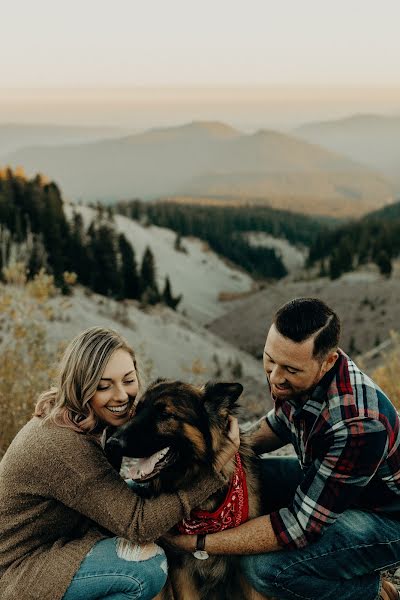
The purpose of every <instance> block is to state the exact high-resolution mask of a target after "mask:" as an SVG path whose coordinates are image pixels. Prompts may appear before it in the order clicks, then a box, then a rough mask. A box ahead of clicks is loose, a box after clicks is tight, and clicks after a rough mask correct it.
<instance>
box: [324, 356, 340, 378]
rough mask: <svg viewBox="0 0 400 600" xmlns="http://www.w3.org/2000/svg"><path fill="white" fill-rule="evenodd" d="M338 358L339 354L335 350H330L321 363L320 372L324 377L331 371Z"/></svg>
mask: <svg viewBox="0 0 400 600" xmlns="http://www.w3.org/2000/svg"><path fill="white" fill-rule="evenodd" d="M338 358H339V352H338V351H337V350H332V351H331V352H329V354H328V356H327V357H326V358H325V359H324V361H323V363H322V371H323V374H324V375H325V373H327V372H328V371H330V370H331V369H332V367H333V366H334V365H335V363H336V361H337V359H338Z"/></svg>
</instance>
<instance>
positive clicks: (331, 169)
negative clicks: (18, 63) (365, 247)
mask: <svg viewBox="0 0 400 600" xmlns="http://www.w3.org/2000/svg"><path fill="white" fill-rule="evenodd" d="M4 161H5V162H7V163H9V164H11V165H22V166H23V167H24V168H25V169H26V170H27V171H28V172H29V173H31V172H35V171H41V172H45V173H47V174H48V176H49V177H51V178H52V179H55V180H57V181H58V182H59V183H60V185H61V187H62V189H63V190H64V192H65V194H66V195H67V197H70V198H72V199H77V198H82V199H83V200H84V201H89V200H103V201H106V202H112V201H115V200H118V199H124V198H132V197H142V198H147V199H148V198H156V197H160V196H171V195H193V196H209V197H213V196H215V197H221V196H225V197H227V196H228V197H231V198H237V199H243V197H245V198H246V199H250V200H252V199H260V198H262V199H263V201H264V202H265V203H267V204H271V205H273V206H277V205H279V208H289V209H290V210H297V211H306V212H309V213H316V214H318V213H320V214H331V215H332V214H334V215H338V216H340V215H343V214H345V215H348V214H352V213H354V212H357V213H360V212H366V211H367V210H372V209H374V208H379V207H380V206H383V205H384V204H386V203H388V202H390V201H391V199H392V186H391V184H390V183H388V182H387V181H386V180H385V179H384V177H383V176H382V175H380V174H379V173H377V172H374V171H372V170H371V169H368V168H367V167H364V166H361V165H359V164H357V163H355V162H353V161H351V160H349V159H347V158H345V157H342V156H339V155H337V154H334V153H332V152H329V151H327V150H324V149H323V148H320V147H318V146H316V145H313V144H309V143H307V142H304V141H302V140H299V139H296V138H294V137H292V136H288V135H284V134H281V133H277V132H273V131H259V132H257V133H255V134H250V135H247V134H243V133H241V132H238V131H237V130H234V129H232V128H230V127H229V126H228V125H225V124H223V123H210V122H200V123H196V122H195V123H190V124H187V125H184V126H181V127H171V128H165V129H158V130H151V131H149V132H144V133H141V134H137V135H133V136H128V137H123V138H115V139H113V140H105V141H101V142H94V143H90V144H74V145H69V146H57V147H52V148H51V149H50V148H43V147H39V146H38V147H32V148H25V149H23V150H19V151H16V152H14V153H11V154H8V155H7V156H6V157H4Z"/></svg>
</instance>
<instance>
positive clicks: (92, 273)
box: [0, 168, 181, 309]
mask: <svg viewBox="0 0 400 600" xmlns="http://www.w3.org/2000/svg"><path fill="white" fill-rule="evenodd" d="M16 257H17V258H19V259H21V258H22V259H23V260H24V262H25V264H26V266H27V269H28V272H29V277H34V275H36V274H37V273H38V272H39V271H40V269H42V268H44V269H45V270H46V271H48V272H49V273H51V274H53V275H54V280H55V283H56V285H57V286H58V287H60V288H61V289H62V291H63V292H64V293H68V292H69V289H68V283H67V282H66V280H65V277H64V273H66V272H75V273H76V274H77V276H78V280H79V281H80V283H82V284H83V285H85V286H87V287H88V288H90V289H91V290H93V291H94V292H96V293H98V294H103V295H105V296H110V297H113V298H115V299H117V300H121V299H125V298H130V299H136V300H140V301H141V302H142V304H144V305H147V304H156V303H157V302H161V303H164V304H166V305H168V306H170V307H171V308H174V309H175V308H176V307H177V305H178V304H179V302H180V300H181V296H177V297H175V296H174V295H173V293H172V290H171V283H170V281H169V278H168V277H166V278H165V282H164V287H163V290H159V288H158V284H157V280H156V263H155V258H154V255H153V253H152V251H151V248H149V247H147V248H146V250H145V252H144V254H143V257H142V260H141V263H140V265H139V264H138V262H137V259H136V254H135V250H134V248H133V247H132V245H131V244H130V242H129V241H128V240H127V238H126V237H125V236H124V234H123V233H118V232H117V231H116V230H115V227H114V226H113V223H112V211H108V210H105V209H103V208H102V207H98V210H97V211H96V216H95V218H94V219H93V220H92V222H91V223H90V225H89V226H88V227H85V225H84V222H83V219H82V216H81V214H79V213H78V212H74V214H73V217H72V220H71V222H69V221H68V220H67V218H66V215H65V213H64V209H63V201H62V196H61V192H60V190H59V188H58V186H57V185H56V184H55V183H54V182H50V181H47V180H46V179H45V178H44V177H43V176H42V175H36V176H35V177H33V178H32V179H28V178H26V177H25V175H24V174H23V172H22V171H20V170H15V171H12V170H11V169H9V168H8V169H5V170H0V277H2V275H1V273H2V270H3V267H5V266H7V264H8V263H9V262H10V261H11V260H12V259H13V258H14V259H15V258H16Z"/></svg>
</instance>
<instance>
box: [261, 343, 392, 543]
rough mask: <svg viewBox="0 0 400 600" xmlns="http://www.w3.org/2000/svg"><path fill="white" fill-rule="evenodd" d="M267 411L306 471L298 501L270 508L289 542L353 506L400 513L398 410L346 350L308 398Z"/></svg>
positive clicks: (281, 537)
mask: <svg viewBox="0 0 400 600" xmlns="http://www.w3.org/2000/svg"><path fill="white" fill-rule="evenodd" d="M266 419H267V422H268V423H269V425H270V427H271V428H272V430H273V431H274V432H275V433H276V434H277V435H278V436H279V437H280V438H281V439H282V440H283V441H284V442H287V443H289V442H291V443H292V444H293V445H294V447H295V449H296V453H297V456H298V458H299V461H300V464H301V468H302V470H303V473H304V477H303V479H302V482H301V483H300V485H299V486H298V488H297V489H296V492H295V496H294V498H293V501H292V503H291V505H290V506H288V507H286V508H281V509H280V510H277V511H275V512H273V513H271V515H270V517H271V524H272V527H273V530H274V532H275V535H276V537H277V539H278V541H279V542H280V544H281V545H282V546H283V547H285V548H301V547H304V546H306V545H307V544H308V543H310V542H313V541H315V540H317V539H318V538H319V536H321V535H322V534H323V532H324V530H325V529H326V527H328V526H329V525H331V524H332V523H334V522H335V520H336V519H337V518H338V516H339V515H340V514H341V513H342V512H343V511H344V510H346V509H347V508H355V507H357V508H361V509H365V510H374V511H383V512H391V513H392V516H395V517H396V518H400V429H399V425H400V422H399V417H398V414H397V412H396V410H395V408H394V407H393V405H392V404H391V402H390V401H389V399H388V398H387V397H386V396H385V394H384V393H383V392H382V390H381V389H380V388H379V387H378V386H377V385H376V384H375V383H374V382H373V381H372V380H371V379H370V378H369V377H368V376H367V375H365V374H364V373H363V372H362V371H360V370H359V369H358V367H357V366H356V365H355V364H354V363H353V362H352V361H351V360H350V358H349V357H348V356H346V354H344V352H342V351H339V358H338V360H337V362H336V364H335V366H334V367H333V368H332V369H331V370H330V371H328V373H327V374H326V375H325V376H324V377H323V379H321V381H320V382H319V384H318V385H317V386H316V388H315V389H314V391H313V393H312V394H311V395H310V397H309V398H308V399H307V400H306V401H305V402H304V403H303V404H301V405H299V404H296V403H295V401H293V402H291V401H288V400H281V401H279V400H276V401H275V407H274V408H273V409H272V410H271V411H270V412H269V413H268V414H267V416H266Z"/></svg>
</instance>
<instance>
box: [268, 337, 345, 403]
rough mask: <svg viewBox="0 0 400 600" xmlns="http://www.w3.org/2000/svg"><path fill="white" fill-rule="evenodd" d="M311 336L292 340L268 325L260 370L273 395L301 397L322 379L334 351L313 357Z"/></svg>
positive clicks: (278, 396) (334, 355) (276, 396)
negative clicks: (320, 357)
mask: <svg viewBox="0 0 400 600" xmlns="http://www.w3.org/2000/svg"><path fill="white" fill-rule="evenodd" d="M313 349H314V338H313V337H312V338H309V339H307V340H305V341H304V342H299V343H298V342H293V340H290V339H289V338H286V337H284V336H283V335H281V334H280V333H279V332H278V330H277V329H276V327H275V325H272V326H271V328H270V330H269V332H268V336H267V341H266V342H265V348H264V359H263V362H264V370H265V374H266V376H267V379H268V382H269V385H270V388H271V394H272V396H273V398H274V399H281V400H290V399H296V398H301V397H302V396H304V395H305V394H307V393H308V392H309V391H310V390H311V389H312V388H314V386H316V385H317V383H318V382H319V381H320V380H321V379H322V377H323V376H324V375H325V373H326V372H327V371H329V369H331V367H333V365H334V364H335V362H336V360H337V357H338V353H337V352H334V351H332V352H330V353H329V354H328V356H326V357H325V358H324V359H317V358H314V357H313Z"/></svg>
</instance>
